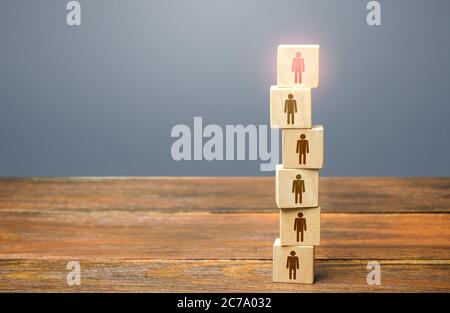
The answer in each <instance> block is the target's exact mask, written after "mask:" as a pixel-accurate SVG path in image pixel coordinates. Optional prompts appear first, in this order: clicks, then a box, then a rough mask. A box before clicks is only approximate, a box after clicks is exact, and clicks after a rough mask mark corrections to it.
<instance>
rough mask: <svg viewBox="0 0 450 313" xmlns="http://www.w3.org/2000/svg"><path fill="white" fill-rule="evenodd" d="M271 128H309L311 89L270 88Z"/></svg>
mask: <svg viewBox="0 0 450 313" xmlns="http://www.w3.org/2000/svg"><path fill="white" fill-rule="evenodd" d="M270 125H271V127H272V128H311V89H310V88H301V87H295V88H279V87H277V86H271V87H270Z"/></svg>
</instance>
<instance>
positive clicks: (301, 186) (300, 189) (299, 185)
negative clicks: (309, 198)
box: [292, 175, 306, 203]
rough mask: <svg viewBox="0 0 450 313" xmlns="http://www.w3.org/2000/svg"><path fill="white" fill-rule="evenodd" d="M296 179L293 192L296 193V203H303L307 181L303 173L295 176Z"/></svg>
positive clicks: (293, 183)
mask: <svg viewBox="0 0 450 313" xmlns="http://www.w3.org/2000/svg"><path fill="white" fill-rule="evenodd" d="M295 178H296V179H294V181H293V182H292V192H293V193H294V195H295V203H302V201H303V200H302V195H303V193H304V192H305V191H306V190H305V181H304V180H303V179H301V178H302V175H297V176H295Z"/></svg>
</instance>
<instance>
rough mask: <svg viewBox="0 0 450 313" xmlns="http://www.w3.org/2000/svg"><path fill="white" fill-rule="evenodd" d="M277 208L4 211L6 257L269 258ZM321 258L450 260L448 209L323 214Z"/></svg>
mask: <svg viewBox="0 0 450 313" xmlns="http://www.w3.org/2000/svg"><path fill="white" fill-rule="evenodd" d="M278 218H279V216H278V213H259V214H256V213H228V214H211V213H203V212H195V213H178V214H164V213H149V212H144V211H90V210H87V211H72V210H50V211H41V212H39V211H35V210H26V211H17V212H5V211H4V212H2V213H1V218H0V258H3V259H18V258H20V259H26V258H43V259H51V258H76V259H271V258H272V245H273V241H274V239H275V238H277V237H278V236H279V229H278V227H279V223H278ZM321 237H322V240H321V246H319V247H317V250H316V257H317V258H318V259H322V260H323V259H375V260H384V259H399V260H400V259H443V260H449V259H450V215H449V214H406V213H402V214H342V213H341V214H337V213H325V214H322V234H321Z"/></svg>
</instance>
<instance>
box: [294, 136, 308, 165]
mask: <svg viewBox="0 0 450 313" xmlns="http://www.w3.org/2000/svg"><path fill="white" fill-rule="evenodd" d="M295 152H296V153H298V164H306V155H307V154H308V153H309V141H308V140H307V139H306V135H305V134H301V135H300V139H299V140H297V148H296V150H295Z"/></svg>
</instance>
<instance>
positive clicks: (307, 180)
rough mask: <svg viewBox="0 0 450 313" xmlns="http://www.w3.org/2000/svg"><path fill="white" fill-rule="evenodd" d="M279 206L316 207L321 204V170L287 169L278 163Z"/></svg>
mask: <svg viewBox="0 0 450 313" xmlns="http://www.w3.org/2000/svg"><path fill="white" fill-rule="evenodd" d="M275 197H276V202H277V206H278V208H283V209H285V208H308V207H309V208H314V207H318V206H319V204H318V203H319V171H318V170H306V169H285V168H283V166H282V165H280V164H278V165H277V168H276V176H275Z"/></svg>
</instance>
